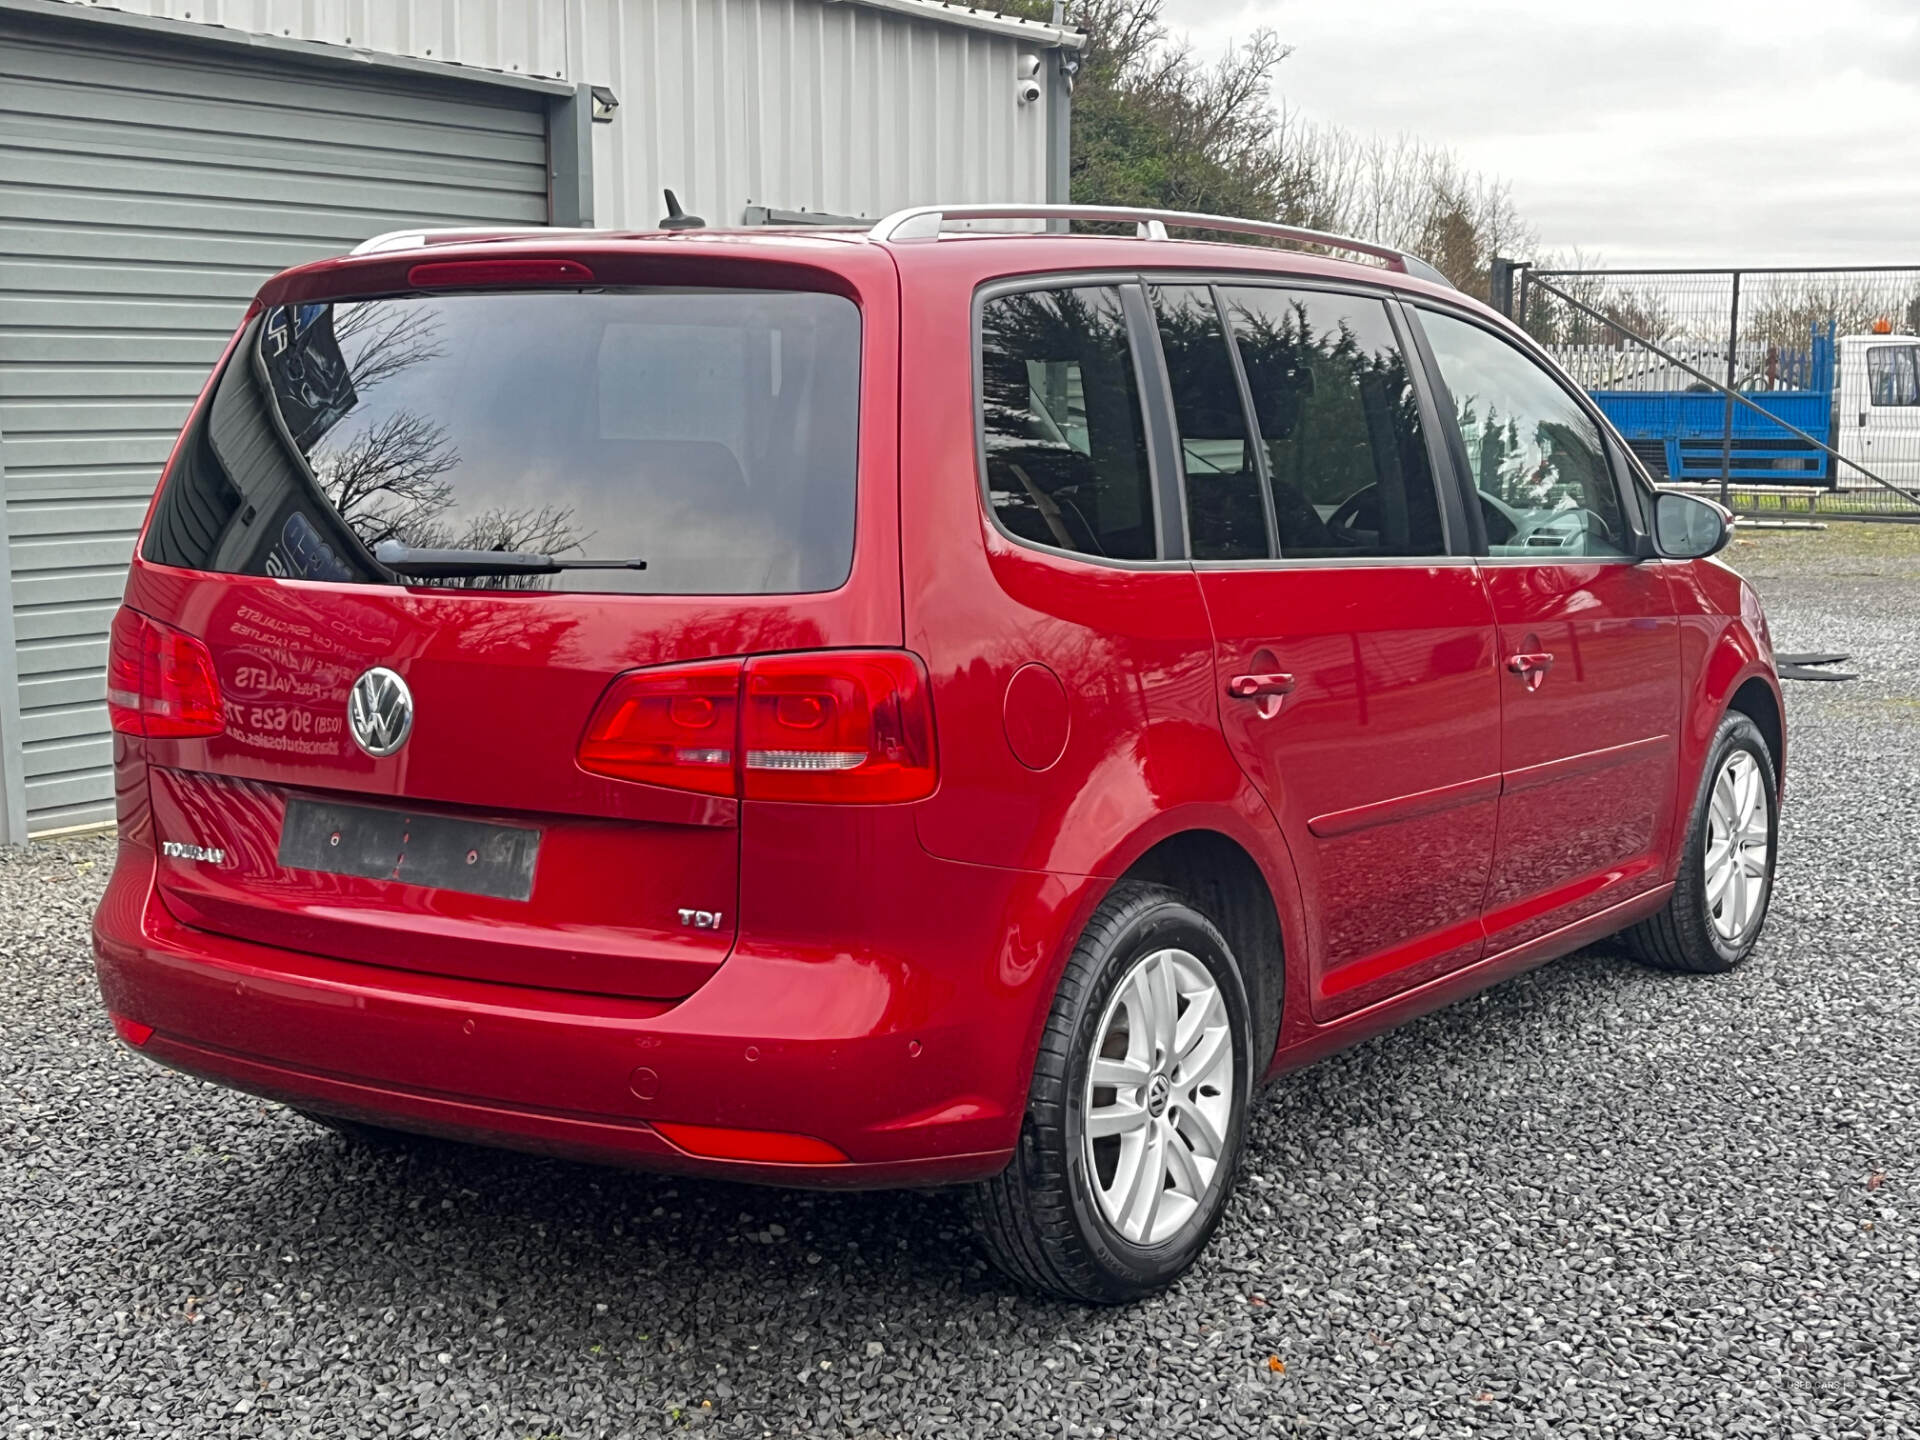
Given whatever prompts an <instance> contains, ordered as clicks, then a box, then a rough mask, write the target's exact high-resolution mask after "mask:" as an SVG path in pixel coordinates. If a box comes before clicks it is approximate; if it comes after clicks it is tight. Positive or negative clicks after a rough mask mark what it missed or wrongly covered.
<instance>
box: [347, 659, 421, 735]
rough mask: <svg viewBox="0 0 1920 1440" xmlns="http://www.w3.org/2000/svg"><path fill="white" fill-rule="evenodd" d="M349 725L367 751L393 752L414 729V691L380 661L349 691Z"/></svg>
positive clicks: (355, 682)
mask: <svg viewBox="0 0 1920 1440" xmlns="http://www.w3.org/2000/svg"><path fill="white" fill-rule="evenodd" d="M347 728H348V729H350V730H351V731H353V742H354V744H356V745H358V746H359V747H360V748H361V749H362V750H364V751H366V752H367V754H369V755H373V756H376V757H378V756H381V755H391V754H393V752H394V751H396V750H398V749H399V748H400V747H401V746H402V745H404V744H406V742H407V736H408V735H409V734H410V733H412V730H413V692H412V691H410V690H409V689H407V682H406V681H404V680H402V679H401V678H400V677H399V676H398V675H396V674H394V673H393V671H391V670H389V669H387V667H386V666H384V665H376V666H374V667H373V669H371V670H369V671H367V672H366V673H365V674H364V675H362V676H361V677H360V678H359V679H358V680H356V681H354V682H353V689H352V690H350V691H348V692H347Z"/></svg>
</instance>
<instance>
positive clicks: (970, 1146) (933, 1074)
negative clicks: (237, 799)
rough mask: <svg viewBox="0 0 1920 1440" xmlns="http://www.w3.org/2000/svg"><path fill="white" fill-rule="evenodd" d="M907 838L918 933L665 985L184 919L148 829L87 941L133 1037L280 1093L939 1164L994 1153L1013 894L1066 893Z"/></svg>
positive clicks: (595, 1136)
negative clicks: (225, 928)
mask: <svg viewBox="0 0 1920 1440" xmlns="http://www.w3.org/2000/svg"><path fill="white" fill-rule="evenodd" d="M918 859H924V860H925V863H926V864H928V865H930V866H936V867H938V868H939V869H940V870H941V871H942V872H943V873H942V875H941V876H940V877H939V878H940V879H941V880H942V881H943V882H944V885H945V887H946V888H944V889H941V890H934V891H931V892H923V893H934V894H940V895H941V897H942V899H944V900H946V901H947V902H948V905H949V906H950V907H951V908H950V909H949V910H948V911H947V915H946V916H942V917H941V920H942V921H943V922H945V921H946V920H947V919H948V917H951V923H943V924H942V925H940V926H939V927H937V928H938V929H939V931H940V933H939V935H938V937H937V938H936V937H934V936H929V939H928V941H927V946H928V949H929V951H930V952H931V953H930V954H929V955H927V956H925V957H921V956H914V957H903V956H901V955H898V954H894V953H892V952H890V951H888V950H887V949H885V948H872V949H867V950H852V951H849V950H848V949H846V948H844V947H839V948H835V949H832V950H828V949H821V950H815V951H804V952H802V953H799V954H795V953H793V952H792V951H789V952H788V953H784V954H778V955H774V954H765V953H758V952H756V951H755V950H754V948H753V947H752V946H751V945H749V944H747V943H745V942H743V943H742V945H741V946H740V947H739V948H738V949H737V950H736V952H735V954H734V956H733V958H731V959H730V960H728V961H727V963H726V964H725V965H723V966H722V967H721V968H720V970H719V972H718V973H717V974H716V975H715V976H714V978H713V979H711V980H710V981H708V982H707V983H706V984H705V985H704V986H703V987H702V988H701V989H699V990H698V991H696V992H695V993H694V994H693V995H691V996H689V997H688V998H686V999H685V1000H681V1001H678V1002H660V1001H648V1000H634V999H624V998H619V997H611V996H599V995H582V994H575V993H569V992H564V991H554V990H542V989H536V988H532V987H521V986H510V985H501V984H494V983H488V982H482V981H473V980H464V979H455V978H450V977H445V976H439V975H429V974H421V973H416V972H411V971H404V970H397V969H387V968H383V967H377V966H370V965H364V964H358V963H353V962H347V961H339V960H331V959H327V958H324V957H321V956H315V955H308V954H303V953H301V952H297V951H291V950H282V949H278V948H275V947H271V946H264V945H258V944H254V943H251V942H247V941H241V940H234V939H230V938H228V937H225V936H219V935H213V934H208V933H206V932H203V931H198V930H193V929H189V928H188V927H186V926H183V925H181V924H180V923H179V922H178V921H177V920H175V919H174V918H173V917H172V916H171V915H170V914H169V913H168V912H167V910H166V908H165V907H164V905H162V904H161V903H160V901H159V900H158V898H157V896H156V894H155V891H154V885H153V874H154V864H153V857H152V853H151V851H148V850H145V849H143V848H141V847H139V846H137V845H126V844H123V845H122V847H121V851H120V858H119V863H118V864H117V865H116V867H115V870H114V873H113V876H112V878H111V880H110V881H109V884H108V887H107V892H106V895H105V896H104V898H103V899H102V901H101V905H100V909H99V911H98V913H97V915H96V917H95V921H94V953H95V960H96V965H97V968H98V972H99V977H100V987H101V992H102V995H103V998H104V999H105V1001H106V1005H107V1008H108V1009H109V1010H110V1011H111V1012H113V1013H114V1014H115V1015H119V1016H124V1017H127V1018H129V1019H131V1020H134V1021H136V1022H138V1023H139V1024H141V1025H146V1026H151V1027H152V1028H153V1034H152V1036H151V1037H150V1038H149V1039H148V1040H147V1041H146V1042H145V1044H143V1045H142V1046H141V1051H142V1053H143V1054H146V1055H148V1056H150V1057H151V1058H153V1059H155V1060H157V1061H159V1062H161V1063H163V1064H167V1065H170V1066H173V1067H175V1068H178V1069H181V1070H184V1071H188V1072H190V1073H193V1074H196V1075H200V1076H204V1077H206V1078H208V1079H211V1080H215V1081H217V1082H219V1083H222V1084H225V1085H230V1086H233V1087H235V1088H238V1089H242V1090H247V1091H251V1092H253V1093H256V1094H261V1095H265V1096H269V1097H271V1098H273V1099H276V1100H281V1101H285V1102H287V1103H289V1104H293V1105H297V1106H301V1107H303V1108H307V1109H313V1110H317V1111H321V1112H323V1113H331V1114H338V1115H343V1116H346V1117H348V1118H355V1119H362V1120H367V1121H371V1122H375V1123H380V1124H386V1125H391V1126H394V1127H397V1128H401V1129H411V1130H418V1131H422V1132H426V1133H437V1134H445V1135H451V1136H454V1137H457V1138H463V1139H473V1140H479V1141H483V1142H486V1143H492V1144H497V1145H503V1146H508V1147H512V1148H518V1149H527V1150H533V1151H538V1152H542V1153H549V1154H563V1155H568V1156H574V1157H578V1158H583V1159H592V1160H599V1161H606V1162H612V1163H617V1164H624V1165H631V1166H635V1167H639V1168H645V1169H656V1170H666V1171H680V1172H687V1173H695V1174H704V1175H712V1176H718V1177H724V1178H729V1179H735V1180H746V1181H755V1182H765V1183H772V1184H793V1185H811V1186H843V1187H886V1186H896V1185H923V1184H945V1183H952V1182H958V1181H966V1180H973V1179H978V1178H981V1177H984V1176H987V1175H991V1174H993V1173H995V1172H997V1171H998V1170H1000V1169H1001V1168H1003V1167H1004V1166H1005V1164H1006V1162H1007V1159H1008V1157H1009V1155H1010V1154H1011V1151H1012V1147H1013V1144H1014V1141H1015V1139H1016V1137H1017V1135H1018V1131H1019V1123H1020V1117H1021V1114H1022V1112H1023V1110H1024V1108H1025V1101H1026V1090H1027V1077H1028V1067H1029V1065H1030V1063H1031V1058H1030V1043H1029V1041H1030V1035H1031V1034H1032V1033H1037V1024H1038V1021H1039V1019H1040V1018H1041V1017H1042V1016H1043V1014H1044V1009H1045V1005H1046V1002H1047V1000H1048V999H1049V998H1050V994H1051V980H1052V975H1051V968H1052V967H1051V966H1050V965H1048V964H1046V963H1045V962H1044V961H1042V960H1041V952H1043V951H1050V950H1051V949H1052V946H1051V945H1044V946H1037V945H1035V944H1034V941H1035V939H1036V938H1037V937H1036V936H1035V933H1034V925H1033V918H1034V916H1035V915H1036V913H1040V914H1050V915H1055V916H1058V917H1059V919H1060V920H1061V922H1063V923H1064V922H1065V920H1066V919H1067V917H1068V915H1069V913H1070V911H1071V909H1072V907H1073V905H1074V903H1075V902H1076V900H1077V899H1078V898H1079V897H1078V896H1077V894H1076V893H1075V890H1074V887H1070V886H1069V885H1068V884H1067V883H1066V882H1064V881H1063V880H1061V879H1060V878H1059V877H1054V876H1044V875H1035V874H1030V873H1027V872H1018V871H998V870H992V869H989V868H986V867H980V866H960V865H949V864H947V863H946V862H940V861H934V860H932V859H931V857H925V856H924V852H922V855H921V856H920V857H917V860H918ZM917 860H916V863H917ZM943 908H946V907H943ZM1015 916H1023V917H1024V920H1025V923H1024V924H1013V923H1011V922H1012V920H1013V917H1015ZM922 919H923V923H924V919H925V917H924V915H923V916H922ZM1016 947H1017V948H1016ZM1036 962H1038V963H1036ZM1036 1004H1038V1005H1039V1006H1040V1010H1039V1011H1037V1012H1036V1011H1035V1009H1034V1006H1035V1005H1036ZM655 1122H660V1123H666V1124H674V1123H677V1124H682V1125H702V1126H718V1127H728V1128H734V1129H746V1130H762V1131H775V1132H782V1133H786V1134H795V1135H806V1136H812V1137H814V1138H817V1139H819V1140H824V1141H826V1142H827V1143H828V1144H830V1145H832V1146H834V1147H836V1148H837V1149H838V1150H839V1151H841V1152H842V1153H843V1154H844V1155H846V1157H847V1160H846V1161H845V1162H844V1163H826V1164H775V1163H767V1162H761V1161H754V1162H747V1161H740V1160H726V1159H716V1158H711V1157H706V1156H700V1155H695V1154H692V1153H690V1152H689V1151H688V1150H685V1149H682V1148H681V1147H680V1146H677V1145H675V1144H674V1143H672V1142H671V1141H669V1140H668V1139H667V1137H666V1136H665V1135H663V1134H662V1133H661V1132H660V1131H659V1130H658V1129H656V1128H655Z"/></svg>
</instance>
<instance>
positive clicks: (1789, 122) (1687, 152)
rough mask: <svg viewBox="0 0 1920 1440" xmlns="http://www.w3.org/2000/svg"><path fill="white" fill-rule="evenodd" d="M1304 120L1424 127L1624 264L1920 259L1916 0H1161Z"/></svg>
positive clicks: (1570, 241)
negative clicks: (1278, 44) (1286, 51)
mask: <svg viewBox="0 0 1920 1440" xmlns="http://www.w3.org/2000/svg"><path fill="white" fill-rule="evenodd" d="M1166 18H1167V19H1168V21H1169V22H1170V23H1171V25H1172V28H1173V29H1174V30H1175V32H1176V33H1184V34H1185V35H1186V36H1187V37H1188V38H1190V39H1191V40H1192V41H1193V43H1194V45H1195V46H1196V48H1197V49H1199V50H1201V51H1203V52H1205V53H1209V54H1213V53H1217V52H1218V51H1219V50H1220V49H1221V48H1223V47H1224V46H1225V45H1226V43H1227V42H1228V40H1229V39H1230V38H1232V37H1234V36H1237V35H1244V34H1246V33H1247V32H1248V31H1250V30H1253V29H1255V28H1256V27H1258V26H1261V25H1266V26H1270V27H1271V28H1273V29H1275V30H1277V31H1278V32H1279V33H1280V36H1281V38H1282V39H1284V40H1286V41H1287V42H1288V43H1290V44H1292V45H1293V46H1294V52H1293V54H1292V56H1291V57H1290V58H1289V59H1287V61H1286V62H1285V63H1284V64H1282V65H1281V67H1280V72H1279V92H1280V94H1281V96H1282V97H1283V98H1284V99H1285V101H1286V102H1287V104H1288V105H1289V106H1291V107H1293V108H1295V109H1297V110H1299V111H1300V112H1302V114H1303V115H1304V116H1306V117H1308V118H1311V119H1318V120H1330V121H1336V122H1338V123H1340V124H1342V125H1347V126H1350V127H1352V128H1355V129H1359V130H1364V131H1381V132H1387V133H1392V132H1396V131H1401V130H1407V131H1411V132H1413V133H1415V134H1417V135H1419V136H1421V137H1423V138H1425V139H1427V140H1431V141H1435V142H1438V143H1441V144H1445V145H1449V146H1451V147H1453V148H1454V149H1455V150H1457V151H1458V152H1459V153H1460V155H1461V157H1462V158H1463V159H1464V160H1466V161H1467V162H1468V163H1469V164H1471V165H1473V166H1475V167H1477V168H1480V169H1483V170H1487V171H1490V172H1493V173H1495V174H1498V175H1500V176H1503V177H1505V178H1506V179H1507V180H1509V181H1510V182H1511V183H1512V186H1513V195H1514V199H1515V200H1516V202H1517V203H1518V204H1519V207H1520V209H1521V211H1522V212H1523V214H1524V215H1525V216H1526V218H1527V219H1528V220H1529V221H1530V222H1532V224H1533V225H1534V226H1535V227H1536V228H1537V229H1538V230H1539V232H1540V240H1541V244H1542V246H1543V247H1544V248H1546V249H1549V250H1558V251H1561V252H1563V253H1564V252H1569V251H1571V250H1573V249H1574V248H1575V247H1578V248H1579V249H1581V250H1582V251H1585V252H1586V253H1587V255H1588V256H1590V257H1591V256H1594V255H1599V256H1601V257H1604V259H1605V261H1606V262H1607V263H1608V264H1610V265H1622V264H1644V265H1654V264H1667V265H1722V264H1728V263H1730V262H1736V261H1737V262H1741V263H1744V264H1767V263H1777V264H1796V265H1812V264H1914V263H1920V0H1795V3H1791V4H1789V3H1783V0H1532V3H1526V0H1345V3H1339V4H1329V3H1326V0H1166Z"/></svg>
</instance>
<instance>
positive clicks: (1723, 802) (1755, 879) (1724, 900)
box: [1705, 750, 1771, 945]
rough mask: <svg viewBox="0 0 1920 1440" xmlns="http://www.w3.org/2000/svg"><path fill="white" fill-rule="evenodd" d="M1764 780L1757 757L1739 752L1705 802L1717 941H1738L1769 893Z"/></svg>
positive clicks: (1710, 906) (1708, 876)
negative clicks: (1719, 939)
mask: <svg viewBox="0 0 1920 1440" xmlns="http://www.w3.org/2000/svg"><path fill="white" fill-rule="evenodd" d="M1768 820H1769V817H1768V813H1767V795H1766V779H1765V777H1764V776H1763V775H1762V774H1761V771H1760V766H1759V765H1758V764H1757V763H1755V761H1754V758H1753V756H1751V755H1749V754H1748V753H1747V752H1746V751H1744V750H1735V751H1733V753H1732V754H1730V755H1728V756H1727V760H1726V763H1725V764H1724V765H1722V766H1721V767H1720V773H1719V775H1718V776H1716V777H1715V778H1714V782H1713V795H1712V798H1711V799H1710V800H1709V801H1708V804H1707V853H1706V862H1705V863H1706V880H1707V892H1706V894H1707V915H1708V918H1709V919H1710V920H1711V921H1712V922H1713V928H1714V931H1715V933H1716V934H1718V935H1719V937H1720V938H1721V939H1722V940H1724V941H1726V942H1727V943H1728V944H1729V945H1731V944H1735V943H1737V942H1738V941H1739V940H1740V938H1741V937H1742V936H1744V935H1745V934H1746V933H1747V930H1748V928H1749V927H1750V926H1752V924H1753V922H1754V920H1755V919H1756V918H1757V917H1758V915H1759V914H1760V908H1761V905H1762V904H1763V903H1764V901H1765V899H1766V893H1767V859H1768V854H1769V851H1770V850H1771V839H1770V836H1769V833H1768Z"/></svg>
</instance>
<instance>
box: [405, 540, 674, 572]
mask: <svg viewBox="0 0 1920 1440" xmlns="http://www.w3.org/2000/svg"><path fill="white" fill-rule="evenodd" d="M373 558H374V559H376V560H378V561H379V562H380V563H381V564H382V565H384V566H386V567H387V569H389V570H391V571H393V573H394V574H396V575H417V576H419V577H421V578H423V579H434V578H436V577H443V576H444V577H451V576H458V575H554V574H558V573H559V572H560V571H562V570H644V569H646V568H647V562H646V561H644V560H577V559H571V558H568V557H565V556H560V555H534V554H529V553H528V552H527V551H524V550H440V549H434V548H432V547H430V546H416V545H402V544H401V543H400V542H399V541H398V540H382V541H381V542H380V543H379V544H378V545H376V546H374V547H373Z"/></svg>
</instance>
